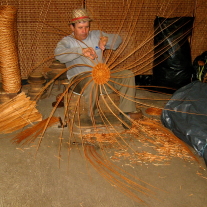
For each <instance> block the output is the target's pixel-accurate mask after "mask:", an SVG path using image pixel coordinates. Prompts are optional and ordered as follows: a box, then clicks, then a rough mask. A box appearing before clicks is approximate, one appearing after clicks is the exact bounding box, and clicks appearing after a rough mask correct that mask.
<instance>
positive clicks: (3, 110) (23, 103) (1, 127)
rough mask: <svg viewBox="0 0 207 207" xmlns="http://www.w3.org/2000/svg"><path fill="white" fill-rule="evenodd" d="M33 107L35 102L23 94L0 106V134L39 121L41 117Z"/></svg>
mask: <svg viewBox="0 0 207 207" xmlns="http://www.w3.org/2000/svg"><path fill="white" fill-rule="evenodd" d="M35 107H36V102H35V101H31V100H30V98H29V97H26V95H25V93H23V92H22V93H20V94H18V95H17V96H15V97H14V98H13V99H11V100H9V101H8V102H5V103H3V104H1V105H0V120H1V122H0V133H2V134H6V133H11V132H13V131H16V130H18V129H21V128H23V127H25V126H27V125H28V124H31V123H33V122H36V121H41V120H42V115H41V114H40V113H39V112H38V110H37V109H36V108H35Z"/></svg>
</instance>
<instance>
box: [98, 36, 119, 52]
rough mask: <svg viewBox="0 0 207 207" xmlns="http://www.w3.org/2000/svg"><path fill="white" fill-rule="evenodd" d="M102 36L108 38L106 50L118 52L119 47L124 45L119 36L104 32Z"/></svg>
mask: <svg viewBox="0 0 207 207" xmlns="http://www.w3.org/2000/svg"><path fill="white" fill-rule="evenodd" d="M102 35H103V37H107V43H106V45H105V49H112V50H116V49H117V48H118V47H119V45H120V44H121V43H122V38H121V36H120V35H118V34H108V33H105V32H102ZM101 38H102V37H101Z"/></svg>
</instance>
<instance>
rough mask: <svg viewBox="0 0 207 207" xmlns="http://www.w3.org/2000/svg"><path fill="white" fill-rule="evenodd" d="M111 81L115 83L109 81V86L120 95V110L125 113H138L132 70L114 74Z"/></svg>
mask: <svg viewBox="0 0 207 207" xmlns="http://www.w3.org/2000/svg"><path fill="white" fill-rule="evenodd" d="M111 79H112V80H113V81H114V82H115V83H113V82H110V81H109V84H110V85H111V86H112V87H114V88H115V89H116V90H118V91H119V93H120V103H119V108H120V110H121V111H123V112H125V113H126V112H132V111H136V103H135V101H134V100H135V94H136V87H135V77H134V74H133V72H131V71H130V70H124V71H120V72H117V73H112V74H111Z"/></svg>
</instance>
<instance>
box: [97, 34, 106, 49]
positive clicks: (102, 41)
mask: <svg viewBox="0 0 207 207" xmlns="http://www.w3.org/2000/svg"><path fill="white" fill-rule="evenodd" d="M107 42H108V37H106V36H103V37H100V41H99V44H98V46H99V48H100V49H101V50H105V46H106V43H107Z"/></svg>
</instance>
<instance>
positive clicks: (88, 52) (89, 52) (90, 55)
mask: <svg viewBox="0 0 207 207" xmlns="http://www.w3.org/2000/svg"><path fill="white" fill-rule="evenodd" d="M82 52H83V55H84V56H86V57H88V58H90V59H92V60H94V59H95V58H97V57H98V56H97V54H96V52H95V51H94V49H93V48H92V47H88V48H83V49H82Z"/></svg>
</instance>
